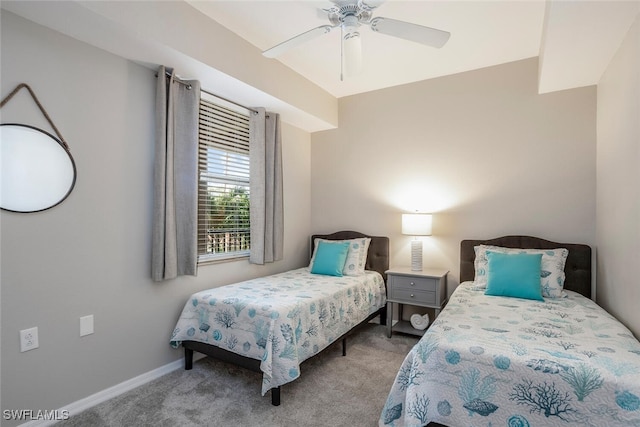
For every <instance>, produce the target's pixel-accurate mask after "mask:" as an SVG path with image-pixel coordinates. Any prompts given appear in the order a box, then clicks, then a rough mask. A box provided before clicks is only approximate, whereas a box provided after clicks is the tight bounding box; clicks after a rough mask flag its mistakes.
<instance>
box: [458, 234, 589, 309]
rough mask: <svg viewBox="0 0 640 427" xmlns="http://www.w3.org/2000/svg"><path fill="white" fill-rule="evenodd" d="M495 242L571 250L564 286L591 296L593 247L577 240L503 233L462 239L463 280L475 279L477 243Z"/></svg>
mask: <svg viewBox="0 0 640 427" xmlns="http://www.w3.org/2000/svg"><path fill="white" fill-rule="evenodd" d="M478 245H493V246H502V247H505V248H523V249H556V248H566V249H568V250H569V255H568V256H567V262H566V263H565V266H564V273H565V276H566V277H565V281H564V289H569V290H571V291H575V292H578V293H580V294H582V295H584V296H586V297H587V298H591V247H589V246H587V245H581V244H575V243H557V242H551V241H549V240H544V239H540V238H537V237H530V236H504V237H498V238H496V239H490V240H463V241H462V242H460V282H461V283H462V282H465V281H468V280H473V279H474V276H475V269H474V266H473V261H474V260H475V258H476V254H475V251H474V250H473V247H474V246H478Z"/></svg>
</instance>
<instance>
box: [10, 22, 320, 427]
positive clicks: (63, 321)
mask: <svg viewBox="0 0 640 427" xmlns="http://www.w3.org/2000/svg"><path fill="white" fill-rule="evenodd" d="M1 31H2V33H1V37H2V45H1V48H2V64H1V66H2V68H1V72H2V82H1V93H2V95H3V96H4V95H6V94H8V93H9V92H10V91H11V90H12V89H13V88H14V87H15V86H16V85H17V84H18V83H20V82H26V83H28V84H29V85H30V86H31V87H32V88H33V89H34V91H35V93H36V95H38V97H39V98H40V101H41V102H42V103H43V105H44V106H45V108H46V109H47V111H48V112H49V114H50V115H51V117H52V119H53V121H54V123H55V124H56V125H57V127H58V128H59V129H60V131H61V133H62V135H63V136H64V138H65V139H66V140H67V142H68V143H69V145H70V147H71V152H72V154H73V156H74V159H75V161H76V165H77V168H78V180H77V184H76V187H75V189H74V191H73V193H72V194H71V195H70V197H69V198H68V199H67V200H66V201H65V202H63V203H62V204H61V205H59V206H57V207H55V208H53V209H51V210H48V211H45V212H41V213H33V214H16V213H11V212H5V211H2V212H1V213H0V223H1V233H2V234H1V253H2V258H1V281H2V284H1V286H2V289H1V311H2V313H1V328H2V340H1V341H2V350H1V351H2V368H1V369H2V370H1V375H2V381H1V382H2V385H1V388H2V390H1V391H2V409H29V408H31V409H41V410H44V409H48V410H51V409H58V408H60V407H62V406H64V405H67V404H69V403H72V402H75V401H77V400H79V399H82V398H85V397H87V396H89V395H91V394H93V393H96V392H99V391H101V390H104V389H106V388H108V387H110V386H113V385H115V384H119V383H121V382H123V381H125V380H128V379H131V378H133V377H135V376H138V375H141V374H144V373H147V372H149V371H151V370H153V369H156V368H159V367H161V366H164V365H166V364H168V363H170V362H172V361H175V360H177V359H179V358H181V357H182V353H181V352H180V351H179V350H173V349H171V348H170V346H169V337H170V335H171V331H172V330H173V327H174V324H175V321H176V319H177V316H178V314H179V312H180V310H181V309H182V306H183V305H184V303H185V301H186V300H187V298H188V296H189V295H190V294H191V293H193V292H195V291H197V290H202V289H206V288H208V287H216V286H220V285H223V284H227V283H232V282H235V281H239V280H243V279H247V278H251V277H257V276H261V275H266V274H270V273H275V272H279V271H284V270H287V269H290V268H296V267H300V266H302V265H304V264H305V263H306V262H307V257H308V238H309V234H310V219H309V218H310V212H309V206H310V172H309V170H310V157H309V156H310V135H309V134H308V133H307V132H305V131H302V130H300V129H297V128H294V127H292V126H290V125H287V124H286V123H285V124H284V126H283V161H284V186H285V200H284V203H285V254H284V261H281V262H278V263H275V264H271V265H269V266H264V267H261V266H254V265H250V264H249V263H248V262H247V261H236V262H228V263H222V264H216V265H209V266H205V267H202V268H200V270H199V274H198V277H184V278H179V279H176V280H172V281H168V282H165V283H154V282H152V281H151V279H150V242H151V232H150V230H151V217H152V214H151V207H152V197H151V194H152V175H153V173H152V163H153V150H152V148H153V123H154V122H153V120H154V119H153V111H154V85H155V77H154V71H153V70H150V69H147V68H144V67H142V66H139V65H136V64H134V63H132V62H130V61H127V60H124V59H122V58H119V57H116V56H114V55H111V54H108V53H106V52H104V51H101V50H99V49H96V48H94V47H91V46H89V45H86V44H84V43H80V42H78V41H76V40H74V39H71V38H69V37H66V36H63V35H61V34H59V33H56V32H53V31H51V30H49V29H46V28H44V27H41V26H39V25H36V24H33V23H31V22H29V21H26V20H24V19H22V18H19V17H17V16H16V15H13V14H11V13H9V12H6V11H3V12H2V27H1ZM166 65H171V64H166ZM2 116H3V117H2V121H3V122H5V123H6V122H11V121H17V122H20V123H27V124H32V125H36V126H39V127H41V128H43V129H45V130H50V128H49V127H48V125H47V124H46V122H45V121H44V120H43V119H41V114H40V113H39V111H38V110H37V109H36V108H35V105H34V104H33V103H32V102H31V101H30V98H28V95H27V93H26V92H21V93H20V94H19V95H17V96H16V97H15V98H14V100H12V101H11V102H9V103H8V104H7V106H5V107H4V108H3V109H2ZM89 314H93V315H94V316H95V334H93V335H89V336H86V337H83V338H80V336H79V318H80V317H81V316H85V315H89ZM34 326H37V327H38V328H39V335H40V336H39V339H40V348H38V349H35V350H32V351H28V352H25V353H20V349H19V339H18V332H19V330H21V329H26V328H30V327H34ZM12 424H13V423H11V422H7V423H6V425H12ZM3 425H5V423H4V422H3Z"/></svg>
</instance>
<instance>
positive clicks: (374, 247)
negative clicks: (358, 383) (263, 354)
mask: <svg viewBox="0 0 640 427" xmlns="http://www.w3.org/2000/svg"><path fill="white" fill-rule="evenodd" d="M359 237H370V238H371V244H370V245H369V250H368V252H367V263H366V265H365V269H366V270H372V271H377V272H378V273H380V274H382V277H383V278H384V280H385V283H386V282H387V278H386V274H385V271H386V270H388V269H389V238H388V237H380V236H368V235H366V234H362V233H359V232H357V231H338V232H336V233H332V234H316V235H313V236H311V254H313V249H314V248H315V239H316V238H320V239H327V240H346V239H355V238H359ZM378 315H379V316H380V324H382V325H386V319H387V307H386V304H385V306H384V307H382V308H381V309H380V310H378V311H376V312H375V313H373V314H371V315H370V316H369V317H367V318H366V319H365V320H363V321H362V322H361V323H359V324H358V325H356V326H354V327H353V328H352V329H351V330H350V331H348V332H346V333H345V334H343V335H342V336H340V337H338V338H337V339H336V340H335V341H334V343H335V342H338V341H342V355H343V356H346V354H347V336H348V335H349V334H351V333H352V332H353V331H354V330H355V329H356V328H358V327H359V326H360V325H363V324H365V323H367V322H369V321H370V320H372V319H373V318H375V317H376V316H378ZM182 346H183V347H184V369H186V370H190V369H192V368H193V352H194V351H197V352H199V353H203V354H206V355H207V356H210V357H213V358H215V359H218V360H222V361H224V362H227V363H232V364H234V365H237V366H241V367H243V368H246V369H249V370H251V371H254V372H262V371H261V370H260V363H261V362H260V360H257V359H251V358H249V357H245V356H241V355H239V354H236V353H233V352H230V351H228V350H224V349H222V348H220V347H216V346H213V345H209V344H205V343H201V342H198V341H183V342H182ZM330 346H331V345H329V346H327V347H326V348H325V349H324V350H326V349H327V348H329V347H330ZM324 350H322V351H324ZM307 360H308V359H307ZM302 363H304V362H302ZM271 404H272V405H274V406H279V405H280V387H275V388H272V389H271Z"/></svg>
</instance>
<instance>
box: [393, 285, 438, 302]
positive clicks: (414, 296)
mask: <svg viewBox="0 0 640 427" xmlns="http://www.w3.org/2000/svg"><path fill="white" fill-rule="evenodd" d="M391 298H392V299H393V300H395V301H398V302H406V303H407V304H430V305H434V304H435V303H436V293H435V292H424V291H422V290H415V289H403V288H396V287H394V288H392V289H391Z"/></svg>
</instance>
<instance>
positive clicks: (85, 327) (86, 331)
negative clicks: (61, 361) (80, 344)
mask: <svg viewBox="0 0 640 427" xmlns="http://www.w3.org/2000/svg"><path fill="white" fill-rule="evenodd" d="M92 333H93V314H90V315H89V316H83V317H81V318H80V336H81V337H84V336H85V335H91V334H92Z"/></svg>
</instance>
